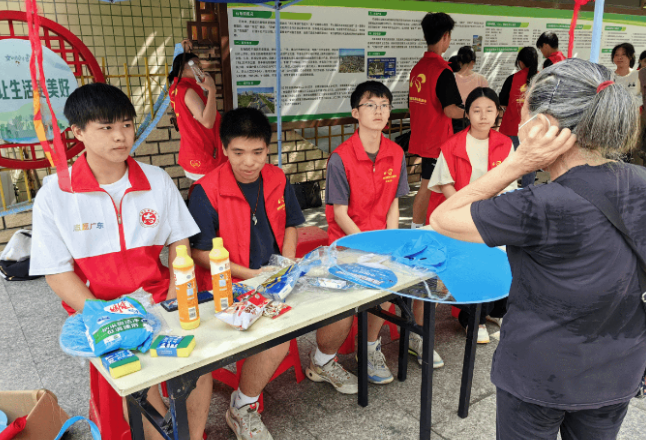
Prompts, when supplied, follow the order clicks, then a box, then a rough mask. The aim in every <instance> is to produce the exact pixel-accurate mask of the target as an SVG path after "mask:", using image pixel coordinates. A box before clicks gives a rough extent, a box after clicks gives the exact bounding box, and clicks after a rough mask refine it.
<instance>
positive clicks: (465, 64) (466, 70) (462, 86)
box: [453, 46, 489, 133]
mask: <svg viewBox="0 0 646 440" xmlns="http://www.w3.org/2000/svg"><path fill="white" fill-rule="evenodd" d="M458 63H460V70H459V71H458V72H455V82H456V84H457V85H458V90H459V91H460V97H461V98H462V104H463V105H464V103H465V102H466V100H467V97H468V96H469V93H471V92H472V91H473V90H474V89H475V88H476V87H489V83H488V82H487V78H485V77H484V76H483V75H480V74H479V73H477V72H474V71H473V67H474V66H475V65H476V53H475V52H474V51H473V48H472V47H471V46H463V47H461V48H460V50H458ZM467 125H469V124H468V122H467V121H466V119H464V118H463V119H453V133H457V132H459V131H462V130H464V129H465V128H466V127H467Z"/></svg>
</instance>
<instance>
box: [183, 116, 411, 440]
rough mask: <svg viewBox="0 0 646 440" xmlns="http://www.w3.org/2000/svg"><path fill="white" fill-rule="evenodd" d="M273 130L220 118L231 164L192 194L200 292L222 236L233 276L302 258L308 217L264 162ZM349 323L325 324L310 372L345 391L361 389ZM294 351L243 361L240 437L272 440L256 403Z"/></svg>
mask: <svg viewBox="0 0 646 440" xmlns="http://www.w3.org/2000/svg"><path fill="white" fill-rule="evenodd" d="M271 134H272V131H271V125H270V124H269V120H268V119H267V117H266V116H265V115H264V114H263V113H262V112H261V111H260V110H256V109H251V108H239V109H236V110H232V111H230V112H227V113H226V114H225V115H224V117H223V118H222V124H221V126H220V135H221V137H222V144H223V146H224V153H225V154H226V155H227V157H228V158H229V161H228V162H227V163H225V164H224V165H222V166H220V167H218V168H217V169H215V170H213V171H211V172H210V173H209V174H207V175H206V176H205V177H204V178H202V179H200V180H198V181H197V182H196V183H195V185H194V186H193V190H192V192H191V195H190V199H189V210H190V212H191V214H192V215H193V218H194V219H195V222H196V223H197V225H198V226H199V228H200V231H201V232H200V233H199V234H197V235H195V236H193V237H192V238H191V247H192V249H193V251H192V256H193V259H194V260H195V262H196V267H195V272H196V276H197V277H198V279H197V282H198V287H199V288H200V290H206V289H211V279H210V278H211V277H210V262H209V252H210V251H211V249H212V241H213V238H214V237H216V236H217V237H222V239H223V241H224V247H225V248H226V249H227V250H228V251H229V258H230V260H231V275H232V276H233V278H234V280H244V279H248V278H253V277H255V276H257V275H259V274H260V273H261V272H262V270H263V269H262V268H261V267H262V266H265V265H266V264H267V263H268V262H269V257H270V256H271V255H272V254H282V255H283V256H285V257H288V258H292V259H293V258H294V257H295V255H296V244H297V239H298V234H297V231H296V226H298V225H300V224H301V223H303V222H304V221H305V219H304V217H303V213H302V212H301V209H300V206H299V205H298V200H297V199H296V194H295V193H294V189H293V187H292V186H291V185H290V183H289V180H287V177H286V176H285V173H283V171H282V170H281V169H280V168H278V167H276V166H273V165H270V164H268V163H266V162H267V154H268V153H269V143H270V142H271ZM400 151H401V149H400ZM351 325H352V317H350V318H346V319H344V320H342V321H338V322H336V323H334V324H330V325H328V326H326V327H324V328H321V329H319V330H318V331H317V349H316V350H315V351H314V352H312V354H311V356H310V366H309V367H308V368H307V370H306V373H307V377H309V378H310V379H311V380H313V381H316V382H328V383H330V384H332V385H333V386H334V387H335V389H336V390H337V391H339V392H341V393H344V394H356V393H357V392H358V390H359V388H358V384H357V383H358V381H357V378H356V376H353V375H351V374H350V373H348V372H347V371H346V370H344V369H343V367H341V366H340V364H338V363H337V362H336V359H335V358H336V352H337V350H338V349H339V347H341V345H342V344H343V341H344V340H345V338H346V337H347V335H348V333H350V327H351ZM288 349H289V342H286V343H284V344H281V345H279V346H277V347H274V348H270V349H268V350H265V351H263V352H261V353H258V354H256V355H253V356H251V357H249V358H247V360H246V361H245V363H244V366H243V367H242V375H241V377H240V386H239V387H238V389H237V390H236V391H234V392H233V394H232V395H231V405H230V407H229V409H228V411H227V413H226V421H227V424H228V425H229V427H230V428H231V429H232V430H233V431H234V432H235V434H236V437H237V438H238V439H244V440H250V439H253V440H271V438H272V437H271V434H269V431H268V430H267V428H266V427H265V425H264V424H263V423H262V420H261V419H260V415H259V414H258V404H257V402H258V398H259V397H260V394H261V393H262V390H263V388H264V387H265V386H266V385H267V383H268V382H269V379H270V378H271V376H272V375H273V374H274V372H275V371H276V369H277V368H278V366H279V365H280V363H281V362H282V360H283V358H284V357H285V355H286V354H287V351H288Z"/></svg>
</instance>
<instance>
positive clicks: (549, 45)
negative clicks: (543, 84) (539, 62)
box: [536, 32, 566, 69]
mask: <svg viewBox="0 0 646 440" xmlns="http://www.w3.org/2000/svg"><path fill="white" fill-rule="evenodd" d="M536 47H537V48H538V50H540V51H541V53H542V54H543V56H544V57H545V61H544V62H543V69H545V68H547V67H550V66H551V65H553V64H556V63H559V62H561V61H563V60H565V59H566V58H565V55H563V53H562V52H561V51H560V50H559V37H558V36H557V35H556V34H555V33H554V32H543V33H542V34H541V36H540V37H538V40H537V41H536Z"/></svg>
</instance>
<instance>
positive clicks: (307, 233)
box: [296, 226, 328, 258]
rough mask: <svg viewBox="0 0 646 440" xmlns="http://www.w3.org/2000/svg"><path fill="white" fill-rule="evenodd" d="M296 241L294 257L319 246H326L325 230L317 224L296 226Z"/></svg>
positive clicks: (303, 254) (301, 255) (298, 256)
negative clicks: (302, 226)
mask: <svg viewBox="0 0 646 440" xmlns="http://www.w3.org/2000/svg"><path fill="white" fill-rule="evenodd" d="M296 230H297V231H298V242H297V244H296V258H301V257H303V256H305V254H307V253H308V252H311V251H313V250H314V249H316V248H317V247H319V246H327V240H328V237H327V232H326V231H324V230H323V229H321V228H319V227H317V226H306V227H304V228H296Z"/></svg>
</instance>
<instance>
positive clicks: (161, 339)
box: [150, 335, 195, 357]
mask: <svg viewBox="0 0 646 440" xmlns="http://www.w3.org/2000/svg"><path fill="white" fill-rule="evenodd" d="M194 348H195V336H193V335H189V336H161V335H160V336H157V338H155V340H154V341H153V345H152V346H151V347H150V355H151V356H152V357H157V356H171V357H188V356H189V355H190V354H191V352H192V351H193V349H194Z"/></svg>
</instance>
